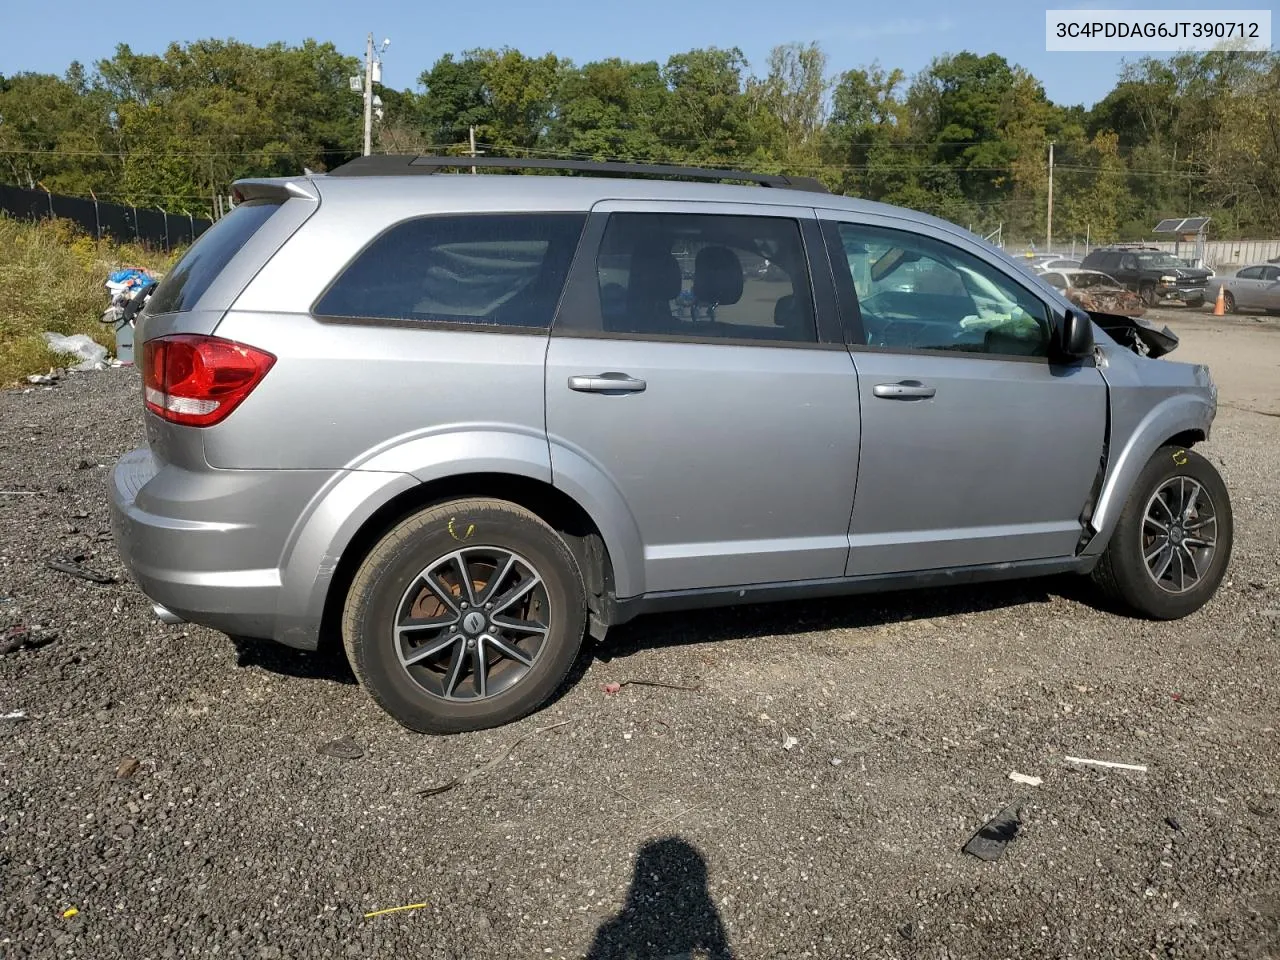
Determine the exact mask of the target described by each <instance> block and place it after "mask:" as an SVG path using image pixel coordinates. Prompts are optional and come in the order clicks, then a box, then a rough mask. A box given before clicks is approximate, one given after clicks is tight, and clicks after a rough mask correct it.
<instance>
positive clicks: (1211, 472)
mask: <svg viewBox="0 0 1280 960" xmlns="http://www.w3.org/2000/svg"><path fill="white" fill-rule="evenodd" d="M1233 533H1234V530H1233V522H1232V514H1231V500H1230V497H1229V495H1228V493H1227V487H1226V484H1224V483H1223V481H1222V477H1221V476H1220V475H1219V473H1218V471H1217V470H1216V469H1215V468H1214V466H1213V464H1211V463H1210V462H1209V461H1208V460H1206V459H1205V458H1204V457H1202V456H1200V454H1198V453H1196V452H1195V451H1192V450H1187V449H1184V448H1183V447H1177V446H1163V447H1161V448H1160V449H1159V450H1157V451H1156V453H1155V455H1154V456H1152V458H1151V460H1150V461H1148V463H1147V465H1146V467H1144V468H1143V470H1142V473H1141V474H1140V475H1139V476H1138V479H1137V482H1136V483H1134V485H1133V489H1132V491H1130V493H1129V499H1128V501H1127V502H1126V503H1125V506H1124V510H1123V511H1122V512H1121V514H1120V519H1119V522H1118V523H1117V524H1116V528H1115V531H1114V532H1113V533H1112V535H1111V541H1110V543H1108V544H1107V548H1106V551H1105V552H1104V553H1103V555H1102V559H1101V560H1100V561H1099V563H1098V566H1097V567H1096V568H1095V569H1094V572H1093V577H1094V580H1095V581H1096V582H1097V583H1098V584H1099V586H1101V587H1102V589H1103V590H1104V591H1105V592H1106V593H1107V594H1108V595H1109V596H1110V597H1111V598H1112V599H1113V600H1115V601H1116V602H1118V603H1119V604H1120V605H1121V606H1123V607H1124V608H1126V609H1127V610H1128V611H1130V612H1131V613H1134V614H1136V615H1138V616H1142V617H1147V618H1150V619H1153V620H1176V619H1178V618H1180V617H1185V616H1187V615H1188V614H1191V613H1194V612H1195V611H1196V610H1199V609H1200V608H1201V607H1202V606H1204V605H1205V604H1206V603H1207V602H1208V601H1209V600H1210V598H1212V596H1213V595H1214V593H1215V592H1216V591H1217V589H1218V586H1219V584H1221V582H1222V578H1223V576H1224V575H1225V573H1226V570H1227V565H1228V563H1229V562H1230V559H1231V547H1232V537H1233Z"/></svg>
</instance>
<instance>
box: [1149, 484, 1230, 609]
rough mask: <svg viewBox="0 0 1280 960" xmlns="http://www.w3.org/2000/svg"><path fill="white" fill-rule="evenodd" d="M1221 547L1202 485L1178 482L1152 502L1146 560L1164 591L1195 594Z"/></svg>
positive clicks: (1159, 492) (1214, 514)
mask: <svg viewBox="0 0 1280 960" xmlns="http://www.w3.org/2000/svg"><path fill="white" fill-rule="evenodd" d="M1217 544H1218V516H1217V511H1216V510H1215V509H1214V504H1213V498H1212V497H1210V496H1209V491H1208V490H1206V489H1205V488H1204V485H1203V484H1201V483H1200V482H1199V481H1198V480H1193V479H1192V478H1191V477H1173V478H1171V479H1169V480H1166V481H1165V482H1164V483H1163V484H1161V485H1160V487H1159V488H1157V490H1156V492H1155V493H1154V494H1152V496H1151V499H1150V500H1148V501H1147V508H1146V510H1145V511H1144V512H1143V515H1142V558H1143V560H1144V562H1145V565H1146V568H1147V574H1148V575H1149V576H1150V577H1151V579H1152V581H1154V583H1155V584H1156V586H1158V587H1159V588H1160V589H1161V590H1164V591H1165V592H1166V593H1175V594H1177V593H1186V592H1187V591H1188V590H1191V589H1193V588H1194V587H1195V586H1196V585H1197V584H1199V583H1200V581H1201V580H1202V579H1203V578H1204V576H1205V574H1206V573H1207V572H1208V570H1209V567H1210V565H1211V564H1212V563H1213V558H1214V554H1215V553H1216V552H1217Z"/></svg>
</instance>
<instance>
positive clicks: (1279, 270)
mask: <svg viewBox="0 0 1280 960" xmlns="http://www.w3.org/2000/svg"><path fill="white" fill-rule="evenodd" d="M1262 279H1263V280H1280V267H1263V268H1262Z"/></svg>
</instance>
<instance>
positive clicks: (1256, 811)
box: [1245, 800, 1276, 817]
mask: <svg viewBox="0 0 1280 960" xmlns="http://www.w3.org/2000/svg"><path fill="white" fill-rule="evenodd" d="M1245 807H1246V808H1248V810H1249V812H1250V813H1252V814H1253V815H1254V816H1255V817H1269V816H1271V815H1272V814H1273V813H1275V812H1276V808H1275V807H1271V806H1263V805H1262V804H1260V803H1254V802H1253V801H1252V800H1250V801H1248V802H1247V803H1245Z"/></svg>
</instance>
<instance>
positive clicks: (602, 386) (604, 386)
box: [569, 373, 648, 393]
mask: <svg viewBox="0 0 1280 960" xmlns="http://www.w3.org/2000/svg"><path fill="white" fill-rule="evenodd" d="M647 386H648V384H647V383H645V382H644V381H643V380H637V379H636V378H635V377H629V376H627V375H626V374H625V373H601V374H598V375H596V376H594V377H570V378H569V389H570V390H577V391H578V392H579V393H639V392H640V391H641V390H643V389H644V388H645V387H647Z"/></svg>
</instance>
